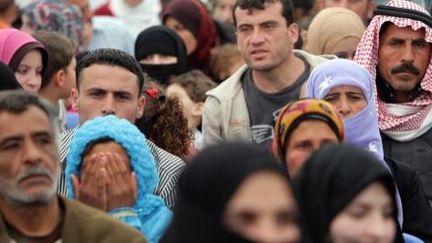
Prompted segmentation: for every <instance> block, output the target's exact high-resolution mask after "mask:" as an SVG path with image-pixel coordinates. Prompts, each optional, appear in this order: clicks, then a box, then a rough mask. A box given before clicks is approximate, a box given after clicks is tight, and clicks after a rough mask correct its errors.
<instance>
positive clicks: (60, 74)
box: [54, 69, 66, 88]
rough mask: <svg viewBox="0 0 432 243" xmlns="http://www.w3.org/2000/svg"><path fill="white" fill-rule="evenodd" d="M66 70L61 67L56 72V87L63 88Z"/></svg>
mask: <svg viewBox="0 0 432 243" xmlns="http://www.w3.org/2000/svg"><path fill="white" fill-rule="evenodd" d="M65 74H66V73H65V70H63V69H60V70H58V71H57V72H56V73H55V74H54V83H55V86H56V87H59V88H62V87H63V86H64V83H65Z"/></svg>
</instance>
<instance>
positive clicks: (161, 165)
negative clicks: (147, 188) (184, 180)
mask: <svg viewBox="0 0 432 243" xmlns="http://www.w3.org/2000/svg"><path fill="white" fill-rule="evenodd" d="M147 145H148V146H149V148H150V152H151V153H152V154H153V157H154V158H155V161H156V166H157V169H158V174H159V184H158V187H157V188H156V191H155V193H156V194H157V195H160V196H161V197H162V198H163V199H164V201H165V203H166V205H167V207H168V208H170V209H171V208H173V206H174V203H175V200H176V196H177V182H178V180H179V178H180V176H181V174H183V171H184V170H185V169H186V163H185V162H184V161H183V160H182V159H181V158H179V157H177V156H175V155H173V154H171V153H169V152H167V151H165V150H163V149H161V148H159V147H158V146H156V145H155V144H154V143H153V142H151V141H150V140H148V139H147Z"/></svg>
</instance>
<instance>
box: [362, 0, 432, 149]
mask: <svg viewBox="0 0 432 243" xmlns="http://www.w3.org/2000/svg"><path fill="white" fill-rule="evenodd" d="M386 6H391V7H396V8H402V9H409V10H414V11H417V12H421V13H423V14H426V15H429V13H428V12H427V11H426V10H424V9H423V8H422V7H421V6H419V5H418V4H415V3H412V2H408V1H405V0H392V1H390V2H389V3H387V5H386ZM407 15H408V16H409V14H407ZM385 22H391V23H393V24H394V25H396V26H398V27H401V28H403V27H407V26H409V27H410V28H412V29H413V30H419V29H421V28H423V29H424V30H425V41H426V42H428V43H432V29H431V28H430V27H429V26H428V25H427V24H425V23H423V22H421V21H418V20H415V19H411V18H404V17H395V16H387V15H380V14H378V15H376V16H375V17H374V18H373V19H372V21H371V23H370V24H369V26H368V27H367V29H366V31H365V33H364V35H363V37H362V39H361V40H360V43H359V45H358V47H357V52H356V55H355V56H354V61H356V62H358V63H359V64H361V65H362V66H364V67H365V68H366V69H367V70H368V71H369V72H370V74H371V75H372V78H373V80H376V72H377V64H378V48H379V33H380V29H381V27H382V25H383V24H384V23H385ZM431 57H432V55H431ZM431 61H432V58H431ZM431 61H430V62H429V66H428V67H427V70H426V73H425V75H424V77H423V79H422V80H421V84H420V87H421V89H422V92H421V94H420V95H419V96H417V97H416V98H415V99H414V100H413V101H411V102H408V103H404V104H388V103H385V102H384V101H382V100H380V99H379V97H378V96H377V91H376V86H375V83H374V94H375V101H376V103H377V110H378V122H379V128H380V130H381V131H382V132H384V133H385V134H387V135H389V136H390V137H392V138H393V139H396V140H398V141H409V140H412V139H415V138H417V137H419V136H421V135H422V134H424V133H425V132H426V131H427V130H428V129H429V128H430V127H427V128H426V127H425V126H428V125H427V124H425V123H430V122H424V121H425V120H426V119H428V118H427V117H428V115H429V113H430V112H431V108H432V64H431ZM395 108H396V109H399V111H402V112H391V111H390V110H391V109H393V110H394V109H395ZM397 113H399V114H397ZM430 124H431V125H432V123H430Z"/></svg>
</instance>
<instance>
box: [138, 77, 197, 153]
mask: <svg viewBox="0 0 432 243" xmlns="http://www.w3.org/2000/svg"><path fill="white" fill-rule="evenodd" d="M163 93H164V89H163V88H162V86H160V85H159V84H157V83H156V82H155V81H149V82H146V84H145V85H144V88H143V91H142V94H143V96H144V97H145V100H146V103H145V107H144V111H145V112H144V115H143V116H142V117H141V118H140V119H138V120H137V121H136V122H135V124H136V126H137V127H138V129H139V130H140V131H141V132H142V133H144V135H145V136H146V137H147V139H149V140H150V141H152V142H154V143H155V144H156V145H157V146H159V147H160V148H162V149H164V150H166V151H168V152H170V153H172V154H174V155H177V156H179V157H180V158H185V157H186V155H187V154H188V153H189V147H190V145H191V143H192V138H193V135H192V132H191V131H190V130H189V128H188V122H187V119H186V118H185V115H184V113H183V109H182V106H181V104H180V102H179V100H178V99H167V98H166V97H165V95H164V94H163Z"/></svg>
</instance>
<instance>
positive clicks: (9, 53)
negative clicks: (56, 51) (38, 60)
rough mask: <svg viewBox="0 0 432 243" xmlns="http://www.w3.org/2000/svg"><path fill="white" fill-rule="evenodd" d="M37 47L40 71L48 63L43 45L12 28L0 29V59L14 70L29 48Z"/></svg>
mask: <svg viewBox="0 0 432 243" xmlns="http://www.w3.org/2000/svg"><path fill="white" fill-rule="evenodd" d="M34 49H38V50H40V52H41V55H42V64H43V67H42V72H44V70H45V69H46V65H47V63H48V53H47V52H46V50H45V48H44V46H43V45H42V44H41V43H40V42H38V41H37V40H36V39H35V38H33V37H32V36H31V35H29V34H27V33H25V32H23V31H20V30H17V29H13V28H6V29H1V30H0V61H2V62H4V63H5V64H7V65H8V66H9V67H10V68H11V69H12V70H13V71H14V72H15V71H16V69H17V68H18V65H19V63H20V62H21V60H22V58H23V57H24V56H25V54H27V53H28V52H30V51H31V50H34Z"/></svg>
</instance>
